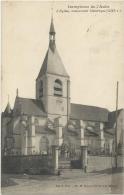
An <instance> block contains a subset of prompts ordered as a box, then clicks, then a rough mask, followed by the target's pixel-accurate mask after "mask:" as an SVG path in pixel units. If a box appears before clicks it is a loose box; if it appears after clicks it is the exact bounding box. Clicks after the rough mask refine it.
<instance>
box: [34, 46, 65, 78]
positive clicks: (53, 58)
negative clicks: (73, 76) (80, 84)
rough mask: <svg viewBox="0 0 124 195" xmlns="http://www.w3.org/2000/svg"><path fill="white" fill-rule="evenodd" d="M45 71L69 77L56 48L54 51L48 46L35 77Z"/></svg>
mask: <svg viewBox="0 0 124 195" xmlns="http://www.w3.org/2000/svg"><path fill="white" fill-rule="evenodd" d="M46 73H49V74H57V75H61V76H65V77H69V75H68V73H67V72H66V70H65V67H64V65H63V62H62V60H61V58H60V56H59V54H58V51H57V49H56V48H55V49H54V52H53V51H52V50H51V48H50V47H49V48H48V51H47V53H46V56H45V59H44V61H43V64H42V67H41V70H40V72H39V75H38V77H37V79H38V78H40V77H41V76H42V75H44V74H46Z"/></svg>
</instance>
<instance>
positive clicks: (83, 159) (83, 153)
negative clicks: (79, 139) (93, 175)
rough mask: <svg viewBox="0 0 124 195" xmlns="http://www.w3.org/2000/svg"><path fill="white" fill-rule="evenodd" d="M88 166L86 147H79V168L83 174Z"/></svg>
mask: <svg viewBox="0 0 124 195" xmlns="http://www.w3.org/2000/svg"><path fill="white" fill-rule="evenodd" d="M87 164H88V155H87V146H81V168H82V169H83V170H84V172H85V173H86V172H87Z"/></svg>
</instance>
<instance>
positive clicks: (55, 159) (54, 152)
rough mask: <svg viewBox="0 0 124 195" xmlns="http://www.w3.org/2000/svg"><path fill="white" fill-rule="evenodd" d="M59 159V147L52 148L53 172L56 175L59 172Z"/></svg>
mask: <svg viewBox="0 0 124 195" xmlns="http://www.w3.org/2000/svg"><path fill="white" fill-rule="evenodd" d="M58 158H59V147H58V146H57V145H53V146H52V160H53V171H54V174H56V173H57V172H58V167H59V165H58Z"/></svg>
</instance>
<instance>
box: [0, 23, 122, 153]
mask: <svg viewBox="0 0 124 195" xmlns="http://www.w3.org/2000/svg"><path fill="white" fill-rule="evenodd" d="M55 35H56V32H55V28H54V24H53V19H52V20H51V25H50V31H49V46H48V50H47V53H46V56H45V58H44V61H43V64H42V67H41V70H40V72H39V74H38V76H37V78H36V99H28V98H23V97H19V95H18V91H17V95H16V98H15V104H14V108H13V109H11V108H10V104H9V102H8V104H7V107H6V109H5V111H4V112H3V113H2V154H3V155H28V154H30V155H34V154H47V153H50V152H51V146H52V145H55V144H56V137H58V139H59V141H60V140H61V141H60V143H59V145H60V146H61V149H62V151H63V150H64V151H65V152H67V153H69V154H72V153H73V154H74V153H75V151H77V152H78V151H79V149H80V146H81V145H82V144H83V145H88V152H89V153H95V154H96V153H101V152H102V153H109V154H110V153H112V152H113V150H114V138H115V136H114V135H115V122H116V117H115V112H109V110H108V109H106V108H101V107H95V106H87V105H79V104H72V103H71V97H70V77H69V75H68V73H67V71H66V69H65V67H64V65H63V62H62V60H61V58H60V56H59V53H58V51H57V48H56V42H55ZM58 117H59V124H57V123H58V122H57V120H56V119H57V118H58ZM117 121H118V133H117V134H118V146H119V147H120V148H122V145H123V135H124V109H121V110H119V111H118V116H117ZM57 125H58V126H57ZM58 129H59V130H58ZM81 129H83V130H84V132H83V134H82V133H81Z"/></svg>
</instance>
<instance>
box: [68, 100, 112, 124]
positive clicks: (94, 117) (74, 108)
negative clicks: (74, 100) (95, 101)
mask: <svg viewBox="0 0 124 195" xmlns="http://www.w3.org/2000/svg"><path fill="white" fill-rule="evenodd" d="M70 117H71V118H72V119H80V120H81V119H82V120H86V121H96V122H97V121H99V122H107V121H108V110H107V109H105V108H100V107H96V106H87V105H81V104H71V115H70Z"/></svg>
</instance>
